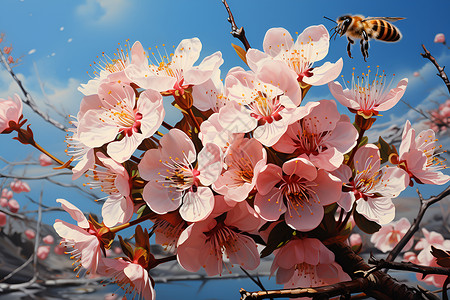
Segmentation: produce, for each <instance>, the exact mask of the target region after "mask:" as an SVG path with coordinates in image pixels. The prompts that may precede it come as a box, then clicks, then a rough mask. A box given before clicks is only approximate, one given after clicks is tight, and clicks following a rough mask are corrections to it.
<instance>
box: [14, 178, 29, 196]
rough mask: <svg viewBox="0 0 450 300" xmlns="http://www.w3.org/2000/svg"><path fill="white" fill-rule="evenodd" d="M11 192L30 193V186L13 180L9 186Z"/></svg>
mask: <svg viewBox="0 0 450 300" xmlns="http://www.w3.org/2000/svg"><path fill="white" fill-rule="evenodd" d="M10 187H11V190H13V192H14V193H21V192H27V193H28V192H29V191H31V189H30V186H29V185H28V184H27V183H26V182H23V181H21V180H18V179H14V181H13V182H11V184H10Z"/></svg>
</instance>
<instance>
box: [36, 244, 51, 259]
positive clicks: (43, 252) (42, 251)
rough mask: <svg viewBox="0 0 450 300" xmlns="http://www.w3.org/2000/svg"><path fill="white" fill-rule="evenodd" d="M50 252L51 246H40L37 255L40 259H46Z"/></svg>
mask: <svg viewBox="0 0 450 300" xmlns="http://www.w3.org/2000/svg"><path fill="white" fill-rule="evenodd" d="M49 253H50V246H39V247H38V249H37V253H36V255H37V257H38V258H39V259H40V260H44V259H46V258H47V257H48V254H49Z"/></svg>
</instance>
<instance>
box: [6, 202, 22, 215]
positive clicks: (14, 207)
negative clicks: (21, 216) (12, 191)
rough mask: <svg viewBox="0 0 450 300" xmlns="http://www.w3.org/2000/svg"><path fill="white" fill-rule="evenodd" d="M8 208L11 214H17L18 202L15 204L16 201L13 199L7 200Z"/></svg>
mask: <svg viewBox="0 0 450 300" xmlns="http://www.w3.org/2000/svg"><path fill="white" fill-rule="evenodd" d="M8 208H9V210H10V211H11V212H12V213H16V212H18V211H19V209H20V205H19V202H17V201H16V200H14V199H11V200H9V201H8Z"/></svg>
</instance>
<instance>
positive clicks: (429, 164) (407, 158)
mask: <svg viewBox="0 0 450 300" xmlns="http://www.w3.org/2000/svg"><path fill="white" fill-rule="evenodd" d="M436 141H437V139H436V138H435V133H434V131H433V130H431V129H428V130H424V131H422V132H421V133H419V135H418V136H417V137H416V132H415V130H414V128H411V123H410V122H409V121H408V120H407V121H406V123H405V127H404V129H403V135H402V143H401V144H400V148H399V157H398V160H397V161H396V162H395V163H397V164H398V167H400V168H402V169H404V170H406V172H408V175H409V176H410V178H411V179H413V178H414V179H415V180H416V181H417V182H418V183H428V184H445V183H447V182H448V181H449V180H450V176H448V175H445V174H443V173H442V172H441V171H440V170H443V169H445V168H446V166H445V165H444V163H443V161H441V160H440V159H439V158H438V154H439V153H437V152H436V150H437V147H436V145H435V143H436ZM439 148H440V147H439Z"/></svg>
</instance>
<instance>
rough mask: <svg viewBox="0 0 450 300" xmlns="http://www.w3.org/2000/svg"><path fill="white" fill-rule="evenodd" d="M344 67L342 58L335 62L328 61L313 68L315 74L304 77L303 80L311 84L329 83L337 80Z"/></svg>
mask: <svg viewBox="0 0 450 300" xmlns="http://www.w3.org/2000/svg"><path fill="white" fill-rule="evenodd" d="M342 67H343V61H342V58H339V60H338V61H337V62H336V63H334V64H333V63H330V62H326V63H324V64H323V65H322V66H320V67H315V68H314V69H313V70H312V73H313V76H311V77H306V76H305V77H303V82H304V83H306V84H309V85H323V84H327V83H329V82H331V81H333V80H335V79H336V78H337V77H338V76H339V74H341V70H342Z"/></svg>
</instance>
